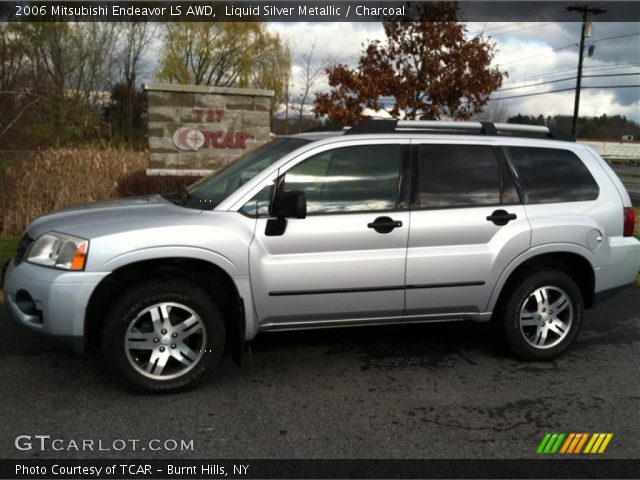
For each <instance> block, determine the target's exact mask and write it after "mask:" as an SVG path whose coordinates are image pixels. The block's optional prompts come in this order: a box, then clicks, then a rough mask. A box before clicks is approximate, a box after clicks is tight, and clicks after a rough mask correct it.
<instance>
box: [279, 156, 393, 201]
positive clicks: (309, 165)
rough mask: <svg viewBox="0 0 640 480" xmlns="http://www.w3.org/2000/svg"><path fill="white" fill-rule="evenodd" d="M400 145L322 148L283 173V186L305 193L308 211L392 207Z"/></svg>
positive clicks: (286, 188)
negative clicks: (324, 150)
mask: <svg viewBox="0 0 640 480" xmlns="http://www.w3.org/2000/svg"><path fill="white" fill-rule="evenodd" d="M402 150H403V149H402V145H361V146H354V147H344V148H338V149H335V150H330V151H328V152H323V153H320V154H318V155H315V156H313V157H310V158H308V159H306V160H304V161H303V162H302V163H300V164H298V165H296V166H295V167H293V168H291V170H289V171H288V172H287V173H286V175H285V183H284V189H285V190H301V191H303V192H305V193H306V194H307V213H309V214H314V213H338V212H349V213H352V212H367V211H384V210H394V209H395V208H396V204H397V200H398V189H399V185H400V167H401V164H402Z"/></svg>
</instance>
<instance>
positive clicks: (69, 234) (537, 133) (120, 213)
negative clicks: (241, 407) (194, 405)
mask: <svg viewBox="0 0 640 480" xmlns="http://www.w3.org/2000/svg"><path fill="white" fill-rule="evenodd" d="M570 140H571V139H569V138H567V137H566V136H565V135H563V134H562V133H560V132H557V131H554V130H553V129H548V128H546V127H534V126H525V125H508V124H492V123H479V122H478V123H474V122H468V123H458V122H425V121H417V122H408V121H395V120H389V121H387V120H384V121H382V120H378V121H376V120H372V121H368V122H364V123H362V124H360V125H358V126H356V127H353V128H351V129H349V130H346V131H342V132H329V133H327V132H323V133H319V132H318V133H306V134H302V135H294V136H290V137H283V138H278V139H276V140H274V141H272V142H271V143H269V144H266V145H264V146H262V147H259V148H258V149H256V150H254V151H252V152H250V153H249V154H247V155H246V156H244V157H243V158H241V159H240V160H238V161H236V162H235V163H233V164H232V165H230V166H229V167H227V168H225V169H223V170H220V171H219V172H217V173H215V174H214V175H212V176H209V177H206V178H203V179H202V180H200V181H198V182H197V183H195V184H193V185H191V186H190V187H189V188H186V189H182V190H181V191H178V192H176V193H173V194H168V195H163V196H152V197H145V198H134V199H128V200H120V201H114V202H108V203H101V204H96V205H90V206H85V207H79V208H71V209H66V210H62V211H58V212H54V213H51V214H48V215H45V216H43V217H40V218H39V219H37V220H35V221H34V222H33V223H32V224H31V225H30V226H29V228H28V230H27V232H26V233H25V235H24V237H23V238H22V241H21V243H20V247H19V250H18V252H17V253H16V255H15V258H14V259H13V260H12V261H11V262H10V263H9V264H8V266H7V271H6V275H5V298H6V302H5V303H6V306H7V307H8V309H9V312H10V314H11V316H12V317H13V318H14V319H15V320H16V321H17V322H18V323H19V324H21V325H24V326H26V327H29V328H31V329H33V330H36V331H39V332H43V333H46V334H49V335H53V336H56V337H60V338H63V339H65V340H67V341H68V342H70V343H71V344H72V345H73V346H74V347H75V349H76V350H78V351H90V350H93V349H101V350H102V352H103V353H104V356H105V357H106V360H107V362H108V363H109V365H110V366H111V367H112V368H113V369H114V370H115V372H116V374H117V378H118V379H120V380H121V381H122V382H123V383H124V384H125V385H127V386H129V387H132V388H134V389H137V390H139V391H144V392H166V391H176V390H183V389H186V388H188V387H191V386H193V385H195V384H196V383H197V382H198V381H200V380H202V378H203V377H204V376H205V374H206V373H207V372H209V371H211V370H212V369H213V367H214V366H215V364H216V363H217V362H218V361H219V360H220V357H221V355H222V353H223V350H224V348H225V347H228V348H229V349H230V350H231V351H232V353H233V357H234V359H235V360H236V361H237V362H239V363H241V360H242V356H243V352H244V344H245V342H247V341H250V340H251V339H253V338H254V337H255V336H256V334H257V333H258V332H264V331H274V330H292V329H305V328H325V327H345V326H356V325H357V326H360V325H381V324H393V323H413V322H435V321H444V320H446V321H449V320H461V319H462V320H474V321H489V320H491V321H493V323H494V325H495V326H496V328H497V330H498V331H499V332H500V333H501V337H502V338H503V339H504V341H505V343H506V345H507V346H508V347H509V348H510V349H511V351H512V352H513V353H514V354H515V355H516V356H518V357H520V358H522V359H525V360H549V359H552V358H555V357H557V356H558V355H560V354H561V353H563V352H564V351H565V350H567V348H568V347H569V346H570V345H571V344H572V343H573V341H574V340H575V338H576V336H577V334H578V330H579V328H580V324H581V322H582V319H583V311H584V309H587V308H590V307H592V306H593V305H595V304H596V302H598V301H600V300H602V299H603V298H605V297H608V296H610V295H611V294H613V293H615V292H616V291H618V290H620V289H621V288H623V287H625V286H627V285H630V284H631V283H632V282H633V280H634V277H635V275H636V273H637V272H638V268H639V267H640V242H638V240H636V239H635V238H634V237H633V228H634V213H633V209H632V208H631V201H630V199H629V195H628V194H627V192H626V191H625V189H624V187H623V185H622V183H621V182H620V180H619V179H618V178H617V177H616V175H615V174H614V172H613V171H612V170H611V168H609V166H608V165H607V164H606V163H605V162H604V161H603V160H602V159H601V158H600V157H599V156H598V154H597V153H596V152H594V151H593V150H592V149H590V148H589V147H586V146H584V145H580V144H577V143H574V142H572V141H570Z"/></svg>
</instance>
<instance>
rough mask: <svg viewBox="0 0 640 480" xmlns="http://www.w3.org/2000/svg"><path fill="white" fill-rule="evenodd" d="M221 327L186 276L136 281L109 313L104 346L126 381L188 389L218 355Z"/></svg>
mask: <svg viewBox="0 0 640 480" xmlns="http://www.w3.org/2000/svg"><path fill="white" fill-rule="evenodd" d="M224 338H225V329H224V324H223V322H222V318H221V316H220V313H219V310H218V308H217V307H216V305H215V304H214V303H213V301H212V300H211V299H210V298H209V297H208V295H207V294H206V292H205V291H204V290H202V289H201V288H199V287H197V286H196V285H192V284H189V283H187V282H184V281H170V282H160V281H154V282H150V283H145V284H142V285H139V286H137V287H134V288H133V289H131V290H130V291H128V292H127V293H125V294H124V295H123V296H122V297H120V299H118V301H117V302H116V303H115V304H114V306H113V308H112V309H111V311H110V312H109V314H108V316H107V320H106V323H105V328H104V332H103V337H102V350H103V352H104V355H105V357H106V359H107V362H108V364H109V366H110V367H111V368H112V370H114V371H115V373H116V375H117V378H118V379H119V380H120V381H121V382H122V383H124V384H125V386H127V387H129V388H132V389H134V390H137V391H140V392H144V393H156V392H172V391H181V390H186V389H188V388H191V387H193V386H195V385H196V384H197V383H198V382H200V381H201V380H202V379H203V378H204V377H205V376H206V374H207V373H208V372H210V371H211V370H212V369H213V367H214V366H215V364H217V362H218V361H219V359H220V357H221V356H222V351H223V348H224Z"/></svg>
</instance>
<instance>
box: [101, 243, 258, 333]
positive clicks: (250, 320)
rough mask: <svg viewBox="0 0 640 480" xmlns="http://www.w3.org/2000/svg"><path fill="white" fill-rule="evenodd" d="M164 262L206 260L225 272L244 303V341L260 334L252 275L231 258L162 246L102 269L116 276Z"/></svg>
mask: <svg viewBox="0 0 640 480" xmlns="http://www.w3.org/2000/svg"><path fill="white" fill-rule="evenodd" d="M163 258H187V259H193V260H202V261H205V262H207V263H210V264H212V265H215V266H216V267H218V268H220V269H221V270H222V271H223V272H225V273H226V274H227V275H228V276H229V277H230V278H231V281H232V282H233V283H234V284H235V286H236V289H237V290H238V294H239V296H240V298H241V299H242V301H243V304H244V305H243V310H244V320H245V325H244V328H243V331H244V339H245V340H251V339H253V337H255V336H256V334H257V333H258V325H257V321H256V317H255V312H254V308H253V294H252V292H251V283H250V281H249V275H248V272H243V271H242V270H241V269H240V268H238V266H237V265H235V264H234V263H233V262H232V261H231V260H230V259H229V258H227V257H225V256H224V255H221V254H219V253H217V252H213V251H211V250H207V249H205V248H201V247H191V246H172V247H167V246H158V247H148V248H141V249H138V250H133V251H130V252H126V253H124V254H121V255H117V256H115V257H113V258H111V259H109V260H108V261H106V262H105V263H103V264H102V265H101V269H104V270H107V271H109V272H112V271H114V270H117V269H119V268H122V267H125V266H127V265H130V264H132V263H137V262H143V261H145V260H161V259H163Z"/></svg>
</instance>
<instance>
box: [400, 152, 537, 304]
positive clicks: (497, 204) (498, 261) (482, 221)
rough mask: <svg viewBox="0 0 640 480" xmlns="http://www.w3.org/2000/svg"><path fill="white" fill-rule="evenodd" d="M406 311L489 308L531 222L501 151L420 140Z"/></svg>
mask: <svg viewBox="0 0 640 480" xmlns="http://www.w3.org/2000/svg"><path fill="white" fill-rule="evenodd" d="M414 143H415V147H414V149H413V154H414V158H413V160H414V169H413V172H414V182H413V198H412V201H411V231H410V235H409V244H408V252H407V280H406V282H407V294H406V315H443V314H446V315H452V316H456V315H457V314H466V313H470V314H473V313H478V312H484V310H485V309H486V305H487V303H488V300H489V297H490V295H491V292H492V290H493V288H494V284H495V282H496V281H497V278H498V277H499V275H500V274H501V273H502V271H503V270H504V269H505V268H506V266H507V264H508V263H509V262H510V261H511V260H513V259H514V258H515V257H516V256H517V255H518V254H520V253H521V252H524V251H525V250H526V249H527V248H528V247H529V242H530V238H529V237H530V227H529V222H528V220H527V218H526V216H525V211H524V208H523V206H522V205H521V203H520V198H519V195H518V192H517V190H516V187H515V185H514V182H513V177H512V174H511V171H510V170H509V168H508V166H507V164H506V161H505V160H504V157H503V155H502V153H501V151H500V150H498V149H495V148H494V147H493V146H492V145H490V144H488V143H487V144H476V145H467V144H464V143H458V144H455V143H453V144H449V143H448V144H442V143H440V144H438V143H433V142H428V141H426V140H425V141H421V140H414Z"/></svg>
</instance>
